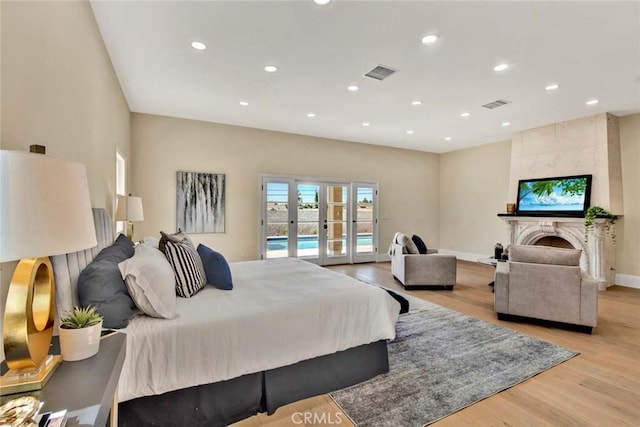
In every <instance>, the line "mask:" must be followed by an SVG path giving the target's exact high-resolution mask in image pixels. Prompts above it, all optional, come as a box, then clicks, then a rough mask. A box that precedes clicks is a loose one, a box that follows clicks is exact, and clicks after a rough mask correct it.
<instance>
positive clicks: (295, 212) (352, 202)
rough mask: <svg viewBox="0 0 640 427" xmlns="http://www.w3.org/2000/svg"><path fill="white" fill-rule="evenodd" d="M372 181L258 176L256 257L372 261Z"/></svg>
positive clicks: (374, 194) (374, 249)
mask: <svg viewBox="0 0 640 427" xmlns="http://www.w3.org/2000/svg"><path fill="white" fill-rule="evenodd" d="M376 206H377V184H370V183H350V182H340V181H335V182H334V181H321V180H313V179H302V178H288V177H284V178H282V177H271V176H264V177H263V178H262V220H261V235H262V245H261V254H260V255H261V258H262V259H266V258H278V257H295V258H302V259H305V260H308V261H310V262H314V263H317V264H319V265H330V264H347V263H351V262H369V261H375V259H376V254H377V220H376V213H377V211H376Z"/></svg>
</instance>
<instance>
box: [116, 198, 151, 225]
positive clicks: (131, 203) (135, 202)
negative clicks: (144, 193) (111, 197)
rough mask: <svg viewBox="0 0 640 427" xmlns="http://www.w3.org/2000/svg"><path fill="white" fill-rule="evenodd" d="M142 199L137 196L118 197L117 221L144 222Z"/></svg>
mask: <svg viewBox="0 0 640 427" xmlns="http://www.w3.org/2000/svg"><path fill="white" fill-rule="evenodd" d="M143 220H144V212H143V211H142V198H141V197H136V196H118V207H117V209H116V221H143Z"/></svg>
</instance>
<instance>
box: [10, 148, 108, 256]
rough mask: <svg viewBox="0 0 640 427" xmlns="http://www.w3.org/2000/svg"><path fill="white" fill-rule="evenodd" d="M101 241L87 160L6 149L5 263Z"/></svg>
mask: <svg viewBox="0 0 640 427" xmlns="http://www.w3.org/2000/svg"><path fill="white" fill-rule="evenodd" d="M96 244H97V241H96V233H95V227H94V224H93V215H92V212H91V199H90V197H89V184H88V182H87V171H86V169H85V167H84V165H83V164H81V163H76V162H72V161H68V160H63V159H58V158H55V157H51V156H46V155H44V154H35V153H28V152H21V151H7V150H0V262H7V261H15V260H19V259H22V258H35V257H46V256H52V255H60V254H65V253H70V252H76V251H79V250H82V249H87V248H91V247H93V246H95V245H96Z"/></svg>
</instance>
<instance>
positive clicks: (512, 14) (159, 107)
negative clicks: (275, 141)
mask: <svg viewBox="0 0 640 427" xmlns="http://www.w3.org/2000/svg"><path fill="white" fill-rule="evenodd" d="M92 7H93V10H94V13H95V16H96V19H97V22H98V25H99V27H100V31H101V33H102V36H103V38H104V41H105V44H106V46H107V49H108V51H109V54H110V56H111V60H112V62H113V66H114V68H115V71H116V74H117V75H118V78H119V79H120V83H121V85H122V89H123V91H124V94H125V96H126V98H127V101H128V103H129V107H130V108H131V110H132V111H134V112H143V113H150V114H159V115H166V116H174V117H182V118H189V119H195V120H205V121H210V122H216V123H226V124H232V125H239V126H247V127H254V128H260V129H269V130H276V131H283V132H291V133H297V134H303V135H313V136H318V137H325V138H335V139H342V140H347V141H357V142H365V143H372V144H380V145H388V146H394V147H403V148H409V149H416V150H423V151H431V152H447V151H451V150H457V149H460V148H465V147H470V146H474V145H480V144H484V143H488V142H495V141H500V140H505V139H509V138H511V134H512V133H513V132H515V131H520V130H524V129H530V128H534V127H537V126H541V125H545V124H549V123H555V122H558V121H563V120H569V119H573V118H577V117H584V116H588V115H591V114H596V113H601V112H606V111H608V112H611V113H613V114H616V115H626V114H630V113H636V112H640V2H637V1H631V2H613V1H600V2H593V1H569V2H539V1H528V2H522V1H513V2H511V1H509V2H507V1H502V2H483V1H471V2H457V1H446V2H445V1H442V2H435V1H345V0H333V1H332V2H331V3H330V4H329V5H327V6H317V5H315V4H314V3H313V2H312V1H311V0H295V1H237V0H236V1H195V2H187V1H93V2H92ZM432 32H433V33H437V34H438V35H439V36H440V39H439V40H438V41H437V42H436V43H435V44H433V45H428V46H425V45H422V44H421V43H420V39H421V37H422V36H423V35H424V34H426V33H432ZM194 40H200V41H203V42H204V43H206V44H207V46H208V48H207V49H206V50H205V51H196V50H194V49H192V48H191V47H190V42H191V41H194ZM502 62H504V63H507V64H509V65H510V68H509V69H508V70H506V71H503V72H495V71H494V70H493V67H494V66H495V65H496V64H498V63H502ZM267 64H274V65H276V66H277V67H278V68H279V70H278V72H276V73H267V72H265V71H264V69H263V68H264V66H265V65H267ZM379 64H381V65H385V66H387V67H390V68H393V69H396V70H398V71H397V73H395V74H394V75H392V76H391V77H389V78H388V79H386V80H384V81H377V80H372V79H370V78H367V77H364V76H363V75H364V74H365V73H366V72H368V71H369V70H371V69H372V68H374V67H375V66H377V65H379ZM550 83H559V84H560V88H559V90H557V91H555V92H553V93H552V92H547V91H545V86H547V85H548V84H550ZM351 84H356V85H358V86H360V90H359V91H357V92H349V91H348V90H347V86H349V85H351ZM591 98H597V99H599V100H600V103H599V104H597V105H595V106H587V105H585V102H586V101H587V100H589V99H591ZM416 99H419V100H422V101H423V104H422V105H420V106H412V105H411V101H412V100H416ZM497 99H505V100H509V101H511V103H510V104H508V105H506V106H503V107H499V108H497V109H494V110H489V109H486V108H483V107H482V105H483V104H486V103H489V102H492V101H495V100H497ZM240 101H247V102H249V105H248V106H241V105H240V104H239V102H240ZM465 111H467V112H470V113H471V116H470V117H469V118H466V119H464V118H462V117H460V114H461V113H462V112H465ZM309 112H313V113H315V114H316V117H315V118H308V117H307V113H309ZM507 121H508V122H511V126H509V127H503V126H501V123H503V122H507ZM363 122H369V123H371V125H370V126H369V127H363V126H362V123H363ZM407 130H413V131H414V133H413V134H411V135H408V134H407V133H406V131H407ZM445 137H451V138H452V140H451V141H445V140H444V138H445Z"/></svg>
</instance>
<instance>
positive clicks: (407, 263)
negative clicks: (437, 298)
mask: <svg viewBox="0 0 640 427" xmlns="http://www.w3.org/2000/svg"><path fill="white" fill-rule="evenodd" d="M409 242H411V243H409ZM412 243H413V242H412V241H411V238H409V237H408V236H407V235H405V234H402V233H397V234H396V237H394V239H393V242H392V243H391V247H390V248H389V255H390V256H391V272H392V273H393V277H395V278H396V279H397V280H398V281H399V282H400V283H402V285H403V286H404V287H405V289H447V290H452V289H453V285H455V284H456V268H457V265H456V257H455V256H454V255H440V254H438V250H437V249H427V253H426V254H420V253H418V252H417V250H416V249H414V248H415V245H412ZM409 252H412V253H409Z"/></svg>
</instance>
